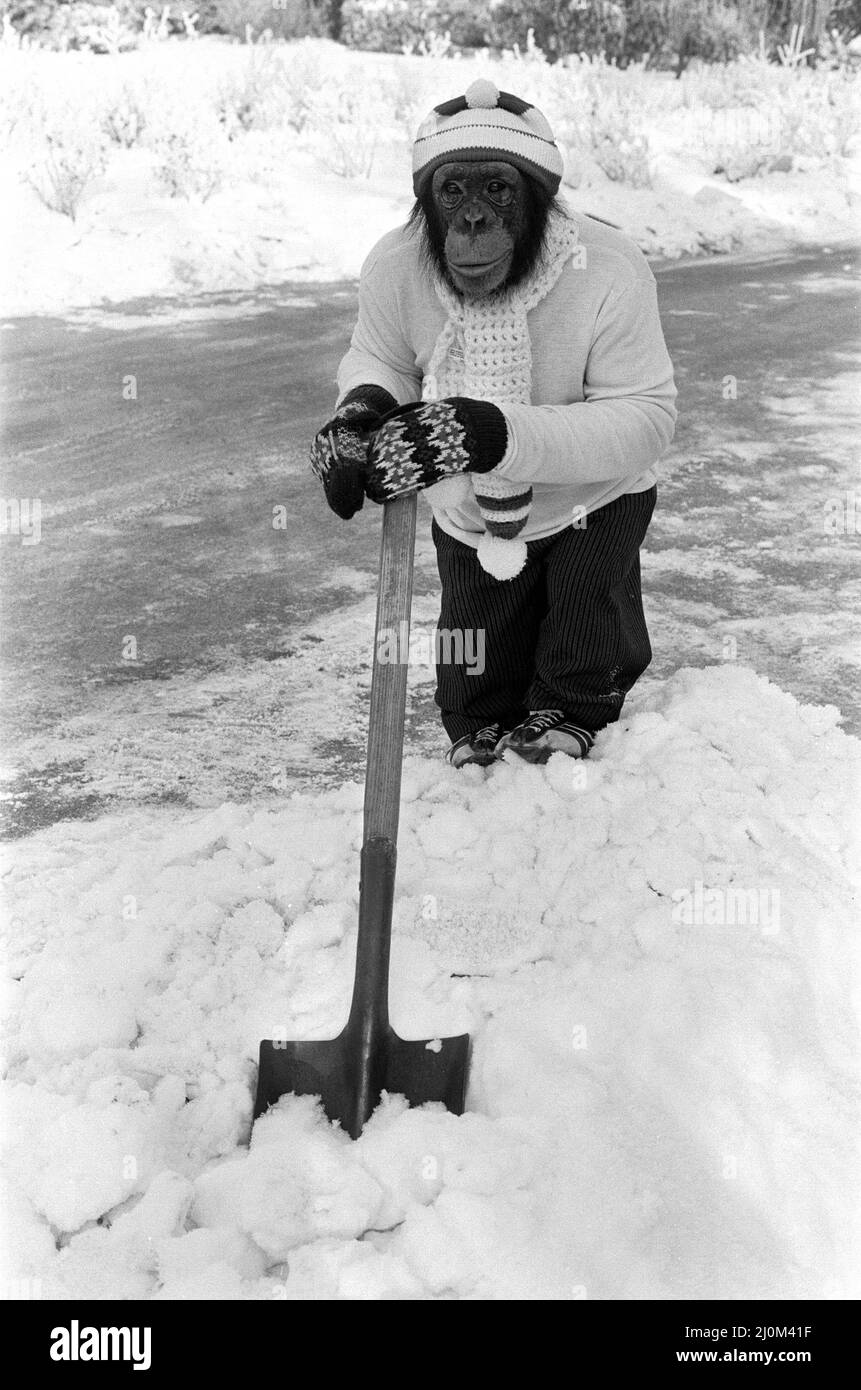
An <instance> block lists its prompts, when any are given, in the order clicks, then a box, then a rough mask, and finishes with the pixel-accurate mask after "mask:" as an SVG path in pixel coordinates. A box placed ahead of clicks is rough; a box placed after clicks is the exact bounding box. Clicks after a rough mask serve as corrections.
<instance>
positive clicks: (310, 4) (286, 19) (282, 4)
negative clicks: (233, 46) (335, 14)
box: [201, 0, 328, 43]
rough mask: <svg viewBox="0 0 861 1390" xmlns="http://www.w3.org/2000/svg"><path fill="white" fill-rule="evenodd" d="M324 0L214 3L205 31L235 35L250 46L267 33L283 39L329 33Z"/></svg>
mask: <svg viewBox="0 0 861 1390" xmlns="http://www.w3.org/2000/svg"><path fill="white" fill-rule="evenodd" d="M327 9H328V7H327V5H326V4H325V2H324V0H211V3H209V4H208V5H207V6H206V14H205V16H204V17H203V20H202V24H201V29H202V31H203V32H209V33H220V34H232V35H233V36H234V37H236V38H239V39H243V40H244V41H245V42H246V43H248V42H250V41H251V40H253V39H255V38H259V36H260V35H261V34H265V33H266V32H267V31H268V32H269V33H270V34H271V35H272V36H273V37H274V38H279V39H298V38H303V37H305V35H308V34H310V35H318V36H319V35H323V34H326V33H328V13H327Z"/></svg>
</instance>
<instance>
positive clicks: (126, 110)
mask: <svg viewBox="0 0 861 1390" xmlns="http://www.w3.org/2000/svg"><path fill="white" fill-rule="evenodd" d="M146 125H147V115H146V98H145V96H144V93H143V91H142V90H141V88H140V87H138V86H135V85H133V84H132V83H130V82H124V83H123V85H122V86H121V87H120V88H119V89H118V90H117V91H116V92H115V93H114V94H113V95H112V96H111V97H109V99H108V102H107V105H106V106H105V108H104V110H103V112H102V129H103V130H104V132H105V134H106V135H107V137H108V139H109V140H110V141H111V142H112V143H113V144H115V145H121V146H122V147H123V149H126V150H130V149H131V148H132V147H133V146H134V145H137V144H139V143H140V140H141V137H142V135H143V133H144V131H145V129H146Z"/></svg>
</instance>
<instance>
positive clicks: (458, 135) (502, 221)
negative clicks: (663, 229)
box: [311, 79, 676, 767]
mask: <svg viewBox="0 0 861 1390" xmlns="http://www.w3.org/2000/svg"><path fill="white" fill-rule="evenodd" d="M561 177H562V156H561V153H560V150H559V148H558V146H557V145H556V143H555V141H554V138H553V132H552V130H551V129H550V126H549V124H548V122H547V120H546V119H545V117H544V116H543V115H542V114H541V112H540V111H538V110H537V108H536V107H535V106H532V105H530V104H529V103H528V102H526V101H523V100H521V99H520V98H519V97H515V96H512V95H511V94H510V93H507V92H500V91H498V90H497V89H496V87H495V86H494V84H493V83H492V82H489V81H486V80H483V79H481V80H478V81H475V82H473V83H472V85H471V86H470V87H469V88H468V89H467V91H466V94H465V95H464V96H461V97H456V98H454V99H453V100H451V101H446V102H444V103H443V104H442V105H440V106H437V107H435V108H434V110H433V111H432V112H431V113H430V115H429V116H428V117H427V119H426V120H425V121H424V122H423V123H422V125H421V126H420V128H419V131H418V135H417V137H416V141H415V144H414V147H413V188H414V192H415V196H416V202H415V205H414V207H413V210H412V213H411V215H410V218H409V220H408V222H407V223H406V225H405V226H403V227H399V228H397V229H396V230H395V231H392V232H390V233H389V234H388V235H387V236H385V237H383V239H382V240H381V241H380V242H378V243H377V245H376V246H375V247H374V249H373V250H372V251H371V253H370V255H369V256H368V258H367V260H366V261H365V264H364V266H363V268H362V273H361V280H360V285H359V315H358V322H357V324H356V328H355V330H354V332H353V336H352V341H351V344H350V348H349V350H348V352H347V354H346V356H345V357H344V359H343V361H342V362H341V366H340V369H339V372H338V385H339V390H340V396H339V402H338V405H337V407H336V410H335V415H334V417H333V418H332V419H331V420H330V421H329V422H328V423H327V424H326V425H325V426H324V427H323V429H322V430H321V431H320V432H319V433H318V435H317V437H316V439H315V440H314V443H313V445H312V450H311V462H312V467H313V469H314V471H315V473H316V474H317V476H318V477H319V478H320V479H321V480H322V483H323V486H324V489H325V494H326V498H327V500H328V502H329V505H330V506H331V507H332V508H333V510H334V511H335V512H337V514H338V515H339V516H341V517H344V518H349V517H351V516H352V515H353V514H354V513H355V512H356V511H357V510H358V509H359V508H360V507H361V506H362V504H363V501H364V498H365V497H366V496H367V497H370V498H371V499H372V500H373V501H375V502H379V503H382V502H385V501H386V500H388V499H390V498H393V497H398V496H400V495H402V494H404V493H409V492H414V491H418V490H422V491H423V493H424V496H425V498H426V499H427V501H428V502H429V503H430V506H431V510H432V513H433V520H432V535H433V539H434V542H435V545H436V550H437V561H438V566H439V574H440V579H441V583H442V605H441V613H440V619H439V626H440V629H441V630H443V631H449V632H458V631H460V632H461V633H462V634H464V633H466V632H467V631H468V630H469V629H473V630H476V631H477V630H481V631H483V633H484V652H485V660H484V667H483V669H482V670H479V669H478V665H477V664H476V663H473V664H471V665H470V666H469V667H468V668H467V667H465V666H464V665H456V664H446V663H445V662H443V661H440V662H439V663H438V666H437V692H436V701H437V704H438V705H439V707H440V709H441V712H442V722H443V725H444V727H445V730H446V732H447V734H448V735H449V738H450V739H451V747H450V748H449V750H448V753H447V757H448V759H449V761H450V762H451V763H452V764H453V765H454V766H455V767H461V766H463V765H464V764H466V763H479V764H482V765H485V764H488V763H491V762H493V760H494V759H496V758H499V757H501V756H502V754H503V751H504V750H505V749H510V750H512V752H513V753H515V754H517V755H519V756H520V757H521V758H524V759H526V760H527V761H529V762H545V761H546V760H547V759H548V758H549V757H550V755H551V754H552V753H553V752H556V751H562V752H565V753H567V754H569V755H570V756H572V757H586V756H587V754H588V753H589V750H590V749H591V747H592V744H593V742H594V737H595V734H596V732H597V731H598V730H599V729H602V728H604V727H605V726H606V725H607V724H609V723H611V722H613V721H614V720H617V719H618V718H619V714H620V712H621V709H622V705H623V702H624V700H625V696H626V694H627V692H628V691H629V690H630V689H631V687H632V685H633V684H634V682H635V681H636V680H637V679H638V677H639V676H640V675H642V673H643V671H644V670H645V669H646V667H647V666H648V664H649V661H650V660H651V655H652V653H651V647H650V645H649V636H648V632H647V628H646V622H645V618H644V615H643V605H642V597H641V592H640V557H639V548H640V545H641V544H642V541H643V538H644V536H645V534H646V530H647V527H648V525H649V521H650V519H651V515H652V510H653V508H654V505H655V497H656V486H655V474H654V472H653V465H654V464H655V463H656V462H657V460H658V458H659V457H660V455H661V454H662V453H663V451H664V449H665V448H666V447H667V445H668V444H669V442H670V440H671V438H672V435H673V428H674V423H675V417H676V411H675V405H674V401H675V396H676V390H675V386H674V383H673V370H672V364H671V362H670V359H669V357H668V355H667V350H666V346H665V344H664V339H663V334H662V332H661V324H660V319H659V316H658V307H657V298H656V286H655V279H654V276H653V275H652V272H651V270H650V269H649V267H648V264H647V262H646V260H645V258H644V256H643V255H642V254H641V252H640V251H639V250H638V248H637V247H636V246H635V245H634V243H633V242H632V241H630V240H629V239H628V238H627V237H626V236H624V235H623V234H622V233H621V232H620V231H618V230H617V229H615V228H612V227H610V226H608V225H606V224H604V223H602V222H599V221H598V220H596V219H592V218H590V217H588V216H586V215H584V214H581V213H579V212H578V213H575V212H574V211H573V210H571V209H570V208H569V207H567V206H565V205H563V204H562V203H561V202H560V200H559V198H558V190H559V185H560V182H561ZM392 412H394V413H392Z"/></svg>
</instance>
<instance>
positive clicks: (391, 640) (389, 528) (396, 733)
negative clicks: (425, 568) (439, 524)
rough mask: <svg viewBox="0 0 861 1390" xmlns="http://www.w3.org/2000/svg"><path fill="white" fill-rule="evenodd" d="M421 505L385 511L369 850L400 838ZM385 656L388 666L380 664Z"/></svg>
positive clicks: (398, 501)
mask: <svg viewBox="0 0 861 1390" xmlns="http://www.w3.org/2000/svg"><path fill="white" fill-rule="evenodd" d="M416 501H417V494H416V493H414V492H412V493H409V494H408V495H407V496H406V497H395V498H394V499H393V500H392V501H391V502H386V503H385V505H384V508H383V538H382V543H381V547H380V581H379V589H378V592H377V622H376V628H375V632H374V659H373V675H372V677H371V710H370V716H369V720H368V761H367V774H366V779H365V825H364V839H363V843H364V844H367V843H368V841H369V840H386V841H388V842H389V843H390V844H391V845H392V846H394V845H396V843H397V838H398V813H399V810H400V798H401V760H402V756H403V744H404V713H405V710H406V700H407V657H408V653H409V631H410V608H411V606H412V597H413V557H414V553H415V542H416ZM381 653H382V656H383V660H380V656H381Z"/></svg>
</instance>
